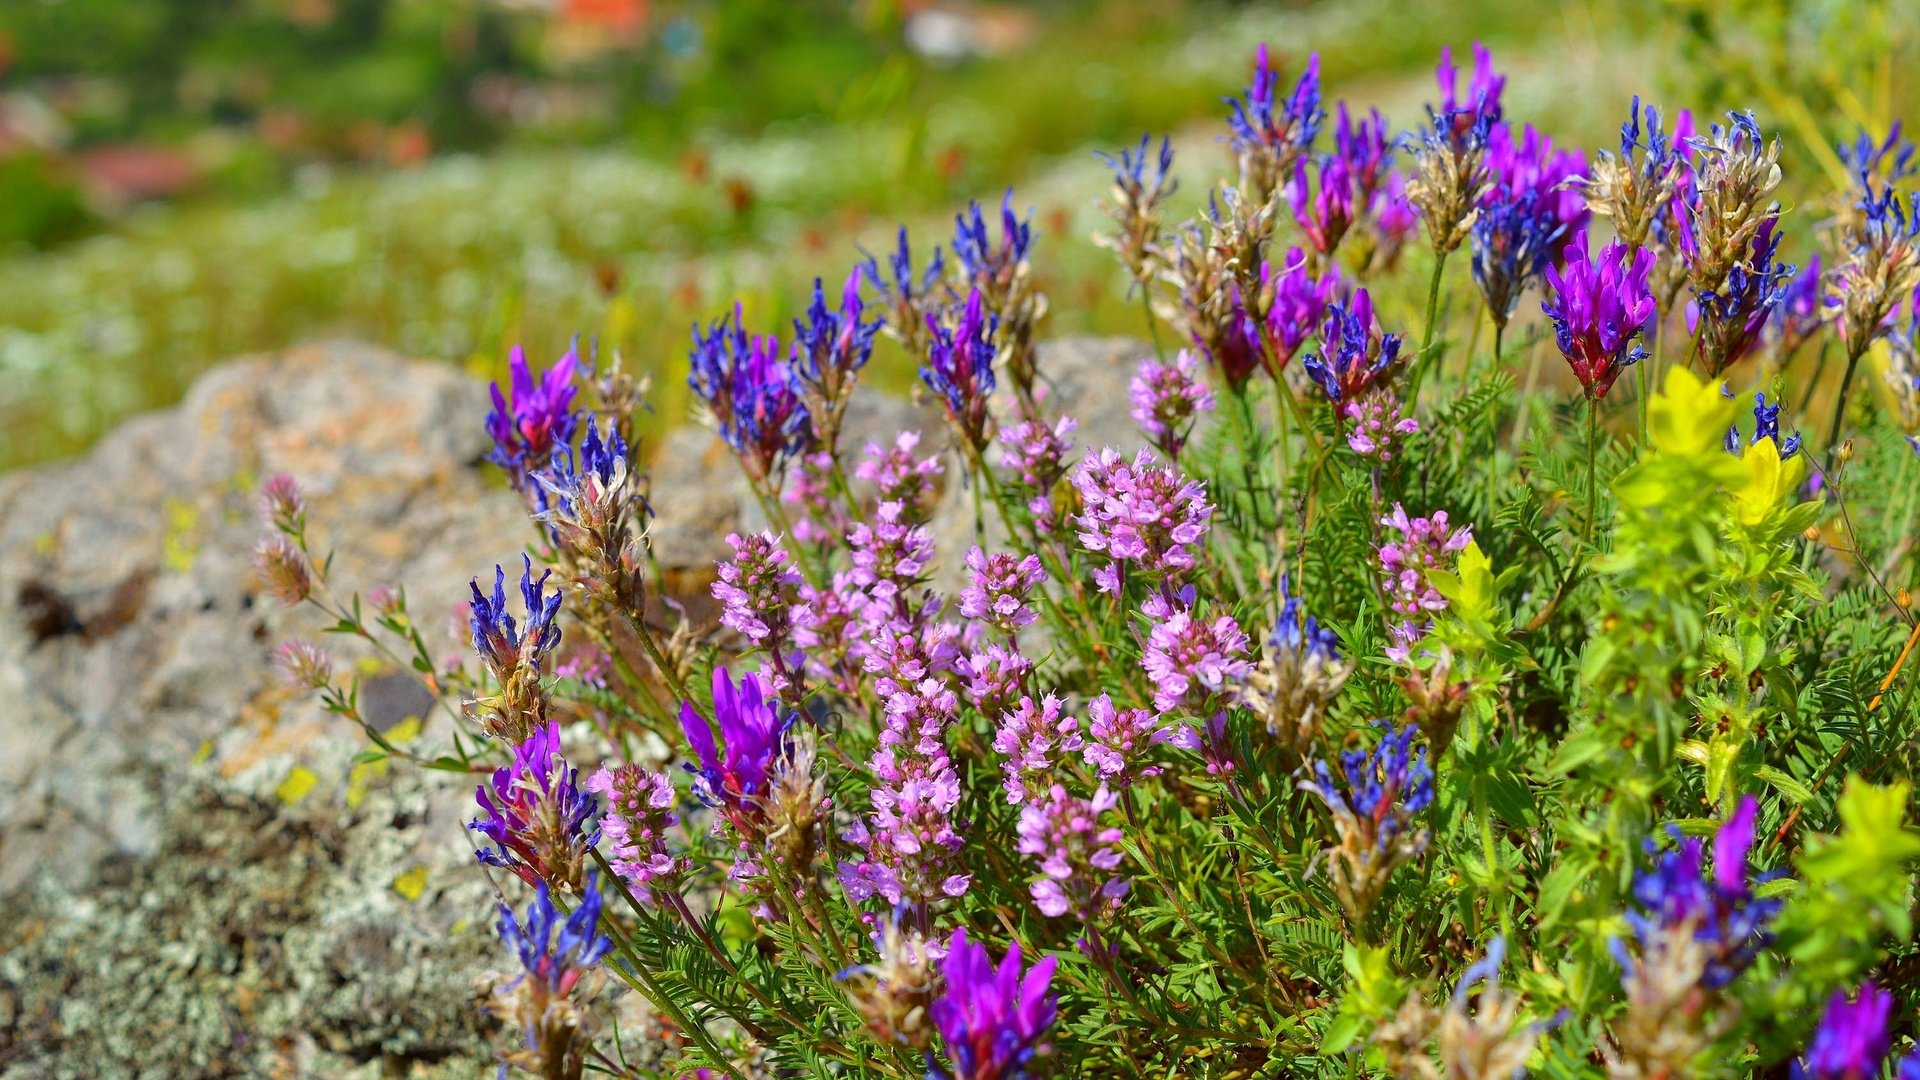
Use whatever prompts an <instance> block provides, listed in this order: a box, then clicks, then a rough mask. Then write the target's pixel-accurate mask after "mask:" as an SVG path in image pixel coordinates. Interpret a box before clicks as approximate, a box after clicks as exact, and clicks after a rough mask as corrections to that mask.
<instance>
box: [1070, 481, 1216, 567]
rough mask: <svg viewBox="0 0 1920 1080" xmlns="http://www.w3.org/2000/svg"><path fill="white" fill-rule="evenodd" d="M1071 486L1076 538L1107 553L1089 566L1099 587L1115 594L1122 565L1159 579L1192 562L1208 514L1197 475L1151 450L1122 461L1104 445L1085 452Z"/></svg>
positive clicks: (1210, 506)
mask: <svg viewBox="0 0 1920 1080" xmlns="http://www.w3.org/2000/svg"><path fill="white" fill-rule="evenodd" d="M1073 486H1074V488H1075V490H1077V491H1078V492H1079V493H1080V501H1081V504H1082V509H1081V512H1080V513H1079V515H1077V516H1076V517H1075V519H1074V523H1075V524H1076V525H1077V526H1078V527H1079V529H1080V543H1081V546H1083V547H1085V548H1086V549H1087V550H1088V551H1091V552H1095V553H1097V554H1102V555H1105V556H1106V557H1107V559H1108V560H1109V561H1108V563H1107V564H1106V565H1104V566H1101V567H1099V568H1098V569H1096V570H1094V572H1093V578H1094V583H1095V584H1096V585H1098V586H1099V588H1100V591H1101V592H1104V593H1108V594H1110V595H1114V596H1118V595H1120V593H1121V590H1122V586H1123V578H1124V575H1125V574H1126V573H1127V572H1128V571H1133V572H1136V573H1138V574H1140V575H1143V576H1144V577H1145V578H1146V580H1147V581H1149V582H1161V581H1165V580H1166V579H1168V578H1170V577H1175V576H1179V575H1182V574H1184V573H1186V572H1187V571H1188V570H1191V569H1192V568H1193V567H1194V565H1195V556H1196V554H1197V551H1198V549H1199V548H1200V547H1201V546H1202V545H1204V544H1205V542H1206V538H1207V530H1208V527H1209V522H1210V520H1211V518H1212V516H1213V504H1212V503H1210V502H1208V501H1207V493H1206V488H1205V487H1204V486H1202V485H1201V484H1200V483H1198V482H1196V481H1193V480H1189V479H1187V478H1186V477H1185V476H1183V475H1181V473H1180V471H1179V470H1178V469H1175V468H1173V467H1171V466H1166V465H1160V464H1159V463H1158V462H1156V461H1155V460H1154V457H1153V453H1152V452H1151V451H1148V450H1142V451H1140V452H1139V453H1138V454H1136V455H1134V457H1133V460H1132V461H1128V460H1127V459H1126V458H1123V457H1121V456H1120V455H1119V454H1118V453H1117V452H1115V451H1114V450H1113V449H1112V448H1111V447H1109V448H1107V449H1105V450H1101V451H1100V452H1099V453H1096V454H1088V455H1087V456H1086V458H1085V459H1084V460H1083V461H1082V462H1081V463H1080V467H1079V468H1078V469H1075V470H1074V473H1073Z"/></svg>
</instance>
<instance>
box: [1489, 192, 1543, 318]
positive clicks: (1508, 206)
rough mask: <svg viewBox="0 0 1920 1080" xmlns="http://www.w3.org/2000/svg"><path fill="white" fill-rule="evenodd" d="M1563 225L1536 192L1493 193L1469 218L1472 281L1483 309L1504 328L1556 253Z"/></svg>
mask: <svg viewBox="0 0 1920 1080" xmlns="http://www.w3.org/2000/svg"><path fill="white" fill-rule="evenodd" d="M1564 228H1565V226H1564V225H1562V224H1561V223H1560V221H1559V219H1558V218H1557V216H1556V215H1555V214H1554V213H1553V211H1552V209H1551V207H1550V206H1549V205H1546V204H1544V203H1543V201H1542V199H1541V196H1540V194H1539V193H1538V192H1533V191H1523V192H1520V193H1518V194H1511V195H1508V194H1497V195H1495V196H1494V197H1493V198H1491V199H1489V200H1488V201H1487V202H1485V203H1483V204H1482V205H1481V207H1480V212H1479V213H1478V214H1477V215H1475V217H1474V219H1473V231H1472V238H1473V280H1474V284H1476V285H1478V286H1480V295H1481V296H1483V297H1485V298H1486V301H1487V313H1488V314H1490V315H1491V316H1493V320H1494V322H1495V323H1496V324H1498V325H1500V326H1502V327H1504V326H1505V325H1506V324H1507V320H1508V319H1509V318H1511V317H1512V316H1513V309H1514V308H1515V307H1516V306H1518V305H1519V303H1520V294H1521V293H1523V292H1525V291H1526V289H1527V286H1529V285H1531V284H1532V283H1533V281H1534V279H1535V278H1537V277H1539V276H1540V273H1541V271H1543V270H1545V269H1546V268H1547V267H1548V266H1550V265H1552V263H1553V260H1554V257H1555V256H1556V255H1557V254H1558V253H1559V248H1560V237H1561V235H1562V232H1563V230H1564Z"/></svg>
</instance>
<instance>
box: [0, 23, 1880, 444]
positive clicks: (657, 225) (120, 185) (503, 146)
mask: <svg viewBox="0 0 1920 1080" xmlns="http://www.w3.org/2000/svg"><path fill="white" fill-rule="evenodd" d="M1914 8H1915V5H1914V4H1913V3H1908V2H1900V3H1888V4H1867V3H1854V2H1847V0H1825V2H1805V0H1730V2H1720V0H1629V2H1627V3H1624V4H1615V3H1604V2H1597V0H1596V2H1571V3H1561V4H1555V3H1547V4H1522V3H1518V2H1516V0H1438V2H1433V3H1426V4H1407V3H1404V2H1403V0H1350V2H1348V0H1317V2H1309V3H1290V4H1280V5H1264V4H1225V3H1215V4H1182V3H1176V2H1173V0H1054V2H1050V3H1036V4H1030V5H1013V4H987V3H978V4H973V3H957V2H946V0H941V2H934V0H919V2H915V0H837V2H836V0H725V2H694V0H687V2H678V3H676V2H666V0H19V2H16V3H10V4H4V5H0V467H7V466H15V465H20V464H23V463H27V462H32V461H38V460H45V459H50V458H56V457H60V456H63V455H68V454H72V453H74V452H76V451H78V450H80V449H82V448H84V447H85V446H86V445H87V444H88V443H89V442H90V441H91V440H92V439H94V438H96V437H97V436H98V435H99V434H100V433H101V432H102V431H103V430H104V429H105V428H106V427H108V426H110V425H112V424H113V423H114V422H116V421H117V420H119V419H121V418H123V417H124V416H126V415H128V414H130V413H132V412H136V411H139V410H142V409H148V408H153V407H156V406H161V405H165V404H168V403H169V402H171V401H173V400H174V399H176V398H177V397H178V396H179V395H180V394H181V392H182V391H183V389H184V388H185V386H186V385H187V383H188V382H190V381H191V380H192V378H193V377H194V376H195V375H196V374H197V373H199V372H200V371H201V370H204V368H205V367H206V366H208V365H209V364H211V363H214V362H217V361H219V360H221V359H224V358H227V357H230V356H233V355H236V354H241V353H246V352H250V351H256V350H263V349H271V348H275V347H278V346H282V345H286V344H289V343H292V342H295V341H299V340H303V339H311V338H315V337H321V336H335V335H347V336H354V337H360V338H366V339H369V340H372V341H375V342H379V343H381V344H385V345H389V346H392V347H394V348H397V349H400V350H402V351H405V352H408V353H412V354H417V355H423V356H434V357H444V358H448V359H450V360H453V361H456V362H461V363H465V364H467V365H469V366H471V367H472V368H473V369H474V370H475V371H476V372H479V373H482V374H492V373H495V372H496V371H497V370H498V369H499V368H500V366H501V365H502V363H503V359H504V355H505V352H506V349H507V347H508V346H509V345H511V344H514V343H524V344H525V345H526V346H527V347H528V349H529V350H530V351H531V352H533V353H534V354H535V355H536V356H547V355H551V354H553V353H554V352H556V351H558V350H560V349H562V348H564V347H565V345H566V343H567V341H568V339H569V338H570V337H572V336H574V335H576V334H578V335H581V336H582V337H583V338H593V339H595V340H597V342H598V344H599V348H600V349H601V350H602V352H606V351H608V350H610V349H613V348H616V347H617V348H618V349H620V350H621V351H622V352H623V353H624V354H625V355H626V356H628V357H629V358H630V361H631V362H633V363H637V364H639V365H641V366H644V367H647V368H648V369H650V370H652V371H654V372H656V373H657V374H658V375H659V377H660V378H659V381H658V387H659V393H658V401H659V406H660V415H661V416H663V417H668V418H674V417H678V416H680V415H682V414H683V411H684V397H683V394H682V392H681V390H680V381H681V378H682V377H683V376H684V372H685V362H686V361H685V348H684V345H685V342H686V340H687V333H688V326H689V324H690V323H691V322H692V321H694V320H695V319H703V320H704V319H706V318H709V317H711V316H712V315H713V314H714V313H716V312H717V311H718V310H719V309H720V308H722V307H723V306H724V305H726V304H727V303H729V302H730V301H731V299H732V298H734V297H736V296H737V297H740V298H742V300H743V302H744V303H745V304H746V305H748V306H749V308H751V309H753V310H752V315H753V316H754V318H755V319H756V321H758V322H759V323H760V325H779V324H780V320H782V318H783V316H784V315H786V314H790V313H793V312H794V311H796V310H797V309H798V308H799V307H801V306H803V305H804V303H805V300H806V295H807V290H808V289H809V288H810V285H811V282H812V279H813V278H814V276H815V275H824V276H827V277H828V278H829V280H830V281H832V282H836V283H837V281H838V280H839V279H840V278H841V277H843V276H844V275H845V273H846V272H847V269H848V267H849V266H850V265H851V263H852V262H853V261H854V259H856V258H857V257H858V254H859V248H860V247H865V248H867V249H869V250H879V249H881V248H882V247H884V246H885V245H888V244H890V243H891V240H892V233H893V230H894V229H895V228H896V227H897V225H899V224H902V223H905V224H909V225H913V226H915V235H916V237H918V238H920V239H921V242H922V243H930V242H931V241H932V238H934V237H935V236H938V235H941V234H943V233H946V232H948V231H950V230H949V229H947V228H946V223H947V222H948V220H949V218H950V215H951V214H952V212H953V211H955V210H956V209H958V208H959V207H961V206H963V205H964V204H965V202H966V201H967V200H968V199H975V198H977V199H980V200H982V201H997V199H998V198H999V196H1000V194H1001V192H1002V191H1003V190H1004V189H1006V188H1008V187H1013V188H1014V189H1015V192H1016V194H1015V201H1016V205H1018V206H1020V207H1021V208H1023V209H1024V208H1028V207H1031V208H1032V209H1033V211H1034V214H1035V223H1036V227H1037V228H1038V230H1039V231H1040V234H1041V242H1040V243H1039V245H1038V248H1037V254H1036V260H1035V261H1036V269H1037V270H1038V272H1039V273H1040V274H1041V276H1042V277H1043V279H1044V287H1045V289H1046V291H1047V292H1048V293H1049V294H1050V295H1052V296H1053V297H1054V298H1055V299H1054V304H1053V309H1052V313H1051V315H1050V316H1049V327H1048V331H1049V332H1051V333H1062V332H1073V331H1100V332H1127V333H1138V332H1140V330H1141V322H1140V315H1139V311H1138V308H1137V307H1136V306H1134V305H1133V304H1131V303H1129V302H1128V300H1127V298H1126V295H1125V291H1124V288H1123V284H1122V281H1121V275H1120V272H1119V270H1118V269H1117V268H1115V267H1114V266H1113V264H1112V260H1111V259H1110V258H1108V257H1107V256H1106V255H1105V254H1104V253H1102V252H1100V251H1098V250H1096V249H1095V248H1093V247H1092V245H1091V244H1089V243H1088V242H1087V240H1086V237H1087V235H1088V233H1089V232H1090V231H1091V230H1092V229H1093V228H1094V225H1095V221H1096V218H1097V215H1098V211H1097V210H1096V209H1095V207H1094V201H1095V199H1096V198H1097V197H1098V196H1099V194H1100V193H1101V191H1102V190H1103V189H1104V186H1105V184H1106V181H1107V174H1106V171H1105V169H1104V168H1103V167H1102V166H1101V165H1100V164H1099V162H1098V161H1096V160H1095V158H1094V157H1093V154H1092V151H1093V150H1096V149H1103V148H1105V149H1117V148H1118V147H1119V146H1121V145H1123V144H1126V143H1130V142H1132V141H1133V140H1135V139H1137V138H1138V136H1139V135H1140V134H1141V133H1142V132H1148V131H1151V132H1155V133H1160V132H1170V133H1172V134H1173V136H1174V139H1175V143H1176V146H1177V147H1178V149H1179V150H1180V151H1181V153H1182V155H1183V160H1184V161H1185V163H1186V164H1185V165H1184V166H1183V167H1182V168H1180V169H1178V170H1177V171H1179V172H1180V173H1183V174H1185V175H1187V176H1190V177H1192V178H1193V179H1192V180H1191V181H1190V183H1189V185H1188V187H1187V188H1186V189H1185V190H1183V191H1182V193H1181V200H1180V201H1181V206H1180V207H1177V208H1176V210H1177V211H1181V212H1184V211H1185V210H1187V209H1190V208H1191V207H1192V206H1194V205H1195V204H1196V203H1197V202H1198V201H1199V200H1203V199H1204V197H1205V192H1204V190H1203V188H1202V182H1201V180H1200V178H1201V177H1204V176H1208V175H1213V174H1225V173H1226V172H1227V171H1228V169H1227V159H1226V150H1225V148H1224V146H1222V145H1220V144H1219V143H1218V142H1217V135H1218V132H1219V131H1220V130H1221V128H1220V125H1219V123H1218V116H1219V114H1220V112H1221V108H1222V107H1221V105H1220V99H1221V98H1222V97H1223V96H1225V95H1227V94H1229V93H1233V92H1235V91H1236V90H1237V89H1238V88H1240V87H1241V86H1242V85H1243V84H1244V83H1245V81H1246V76H1247V69H1248V65H1249V63H1250V58H1251V56H1252V52H1253V46H1254V45H1255V44H1256V43H1258V42H1260V41H1262V40H1265V41H1269V42H1271V43H1272V44H1273V47H1274V49H1275V50H1276V56H1277V57H1278V59H1279V62H1280V65H1281V67H1282V70H1283V73H1291V72H1295V71H1297V70H1298V66H1299V65H1300V63H1302V62H1303V61H1304V59H1305V56H1306V54H1307V53H1308V52H1309V51H1318V52H1320V54H1321V56H1322V62H1323V65H1324V69H1325V73H1326V76H1327V81H1328V84H1329V90H1330V95H1331V96H1339V97H1345V98H1349V99H1352V100H1356V101H1364V102H1374V103H1378V104H1379V105H1380V106H1381V108H1382V109H1383V111H1385V112H1386V113H1387V115H1388V117H1389V119H1390V120H1395V121H1399V122H1400V123H1401V124H1402V125H1404V124H1406V123H1408V122H1410V121H1412V120H1413V119H1414V118H1415V116H1416V115H1417V113H1418V109H1419V104H1418V103H1419V102H1420V101H1421V100H1423V99H1424V98H1427V97H1429V96H1430V89H1429V88H1430V83H1431V64H1432V58H1433V57H1434V55H1435V54H1436V53H1437V51H1438V48H1439V47H1440V45H1442V44H1447V43H1452V44H1455V45H1464V44H1465V43H1467V42H1469V41H1471V40H1473V39H1476V38H1478V39H1483V40H1485V41H1486V42H1487V43H1488V44H1489V45H1490V46H1491V47H1492V48H1493V49H1494V51H1495V53H1496V55H1497V56H1498V57H1499V59H1500V61H1501V65H1502V67H1503V68H1504V69H1506V70H1508V71H1509V72H1511V73H1512V77H1513V81H1512V83H1511V84H1510V85H1509V88H1508V102H1509V108H1510V110H1511V111H1512V112H1513V113H1514V114H1515V115H1524V116H1527V117H1529V118H1532V119H1534V120H1536V121H1537V122H1539V123H1541V125H1542V126H1543V127H1545V128H1546V129H1547V130H1548V131H1550V132H1551V133H1552V134H1553V135H1554V137H1555V139H1556V141H1560V142H1563V143H1564V144H1569V145H1575V146H1582V147H1588V148H1591V147H1594V146H1602V145H1611V144H1612V143H1613V141H1614V140H1615V138H1616V136H1615V134H1614V132H1615V130H1616V128H1617V126H1618V124H1619V122H1620V119H1621V118H1622V117H1623V116H1624V115H1625V112H1626V107H1627V102H1628V100H1629V97H1630V95H1632V94H1633V93H1636V92H1638V93H1642V94H1649V95H1653V96H1654V97H1656V98H1657V99H1658V100H1660V101H1661V103H1662V104H1664V105H1668V106H1673V107H1678V106H1688V107H1691V108H1693V109H1694V110H1695V111H1696V113H1701V114H1705V115H1713V114H1715V113H1717V112H1719V111H1721V110H1723V109H1725V108H1728V107H1733V106H1736V105H1738V106H1741V107H1747V106H1751V107H1753V108H1755V109H1756V110H1758V111H1759V112H1760V113H1761V116H1762V119H1763V124H1764V126H1766V127H1768V128H1769V129H1778V130H1781V131H1783V133H1785V134H1786V135H1787V136H1788V151H1787V158H1786V164H1787V170H1788V178H1789V179H1788V189H1789V192H1790V198H1789V199H1788V201H1789V203H1791V202H1793V201H1795V200H1796V199H1797V200H1800V201H1803V202H1804V201H1808V200H1812V199H1814V198H1817V197H1818V195H1817V193H1818V192H1821V191H1824V190H1826V189H1828V188H1830V187H1832V186H1833V185H1834V183H1835V181H1836V179H1837V177H1836V176H1835V170H1837V169H1838V168H1839V164H1838V161H1837V159H1835V158H1834V157H1833V155H1832V154H1831V153H1830V152H1828V151H1827V150H1826V148H1827V147H1829V146H1830V145H1831V144H1832V143H1833V141H1834V140H1836V139H1838V138H1842V137H1847V136H1850V135H1851V134H1852V133H1853V132H1855V131H1856V130H1857V129H1859V128H1860V127H1862V126H1864V127H1867V128H1869V129H1871V130H1873V131H1875V132H1880V131H1883V130H1884V128H1885V125H1886V124H1887V123H1888V122H1889V120H1890V119H1891V118H1893V117H1896V116H1898V115H1899V114H1900V113H1901V111H1902V107H1903V106H1904V105H1907V104H1909V103H1910V99H1911V97H1912V91H1911V86H1910V85H1908V84H1907V82H1906V81H1903V79H1902V74H1903V72H1904V70H1905V69H1906V68H1907V67H1908V66H1910V62H1911V60H1912V59H1913V56H1912V41H1911V34H1910V32H1906V31H1902V30H1901V27H1903V26H1909V25H1912V24H1913V22H1914V18H1915V15H1916V12H1915V10H1914ZM1288 78H1291V75H1290V74H1289V75H1288ZM1787 254H1788V255H1789V257H1793V258H1795V259H1796V260H1798V259H1799V258H1800V257H1801V256H1802V255H1803V254H1804V253H1803V252H1798V251H1795V252H1789V253H1787ZM876 369H877V371H878V373H879V374H878V377H879V378H880V379H881V380H882V381H883V382H885V381H888V380H891V381H892V382H893V383H894V384H895V385H904V384H905V383H906V381H907V377H908V376H907V372H906V367H905V365H904V363H903V362H902V361H901V359H900V358H899V356H898V355H897V354H884V355H883V356H882V357H881V358H880V360H879V361H878V362H877V363H876Z"/></svg>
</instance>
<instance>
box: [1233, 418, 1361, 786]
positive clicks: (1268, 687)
mask: <svg viewBox="0 0 1920 1080" xmlns="http://www.w3.org/2000/svg"><path fill="white" fill-rule="evenodd" d="M1368 400H1372V399H1368ZM1287 583H1288V582H1287V575H1285V574H1281V575H1280V593H1279V595H1280V601H1281V603H1280V617H1279V619H1278V620H1276V621H1275V623H1274V627H1273V633H1272V634H1269V635H1268V636H1267V642H1266V646H1265V648H1263V649H1262V650H1261V654H1260V662H1259V664H1257V665H1256V666H1255V668H1254V670H1253V673H1252V674H1251V675H1249V676H1248V677H1247V685H1246V688H1245V689H1244V690H1242V691H1241V694H1240V703H1241V704H1242V705H1243V706H1245V707H1246V708H1248V709H1250V710H1252V711H1253V713H1254V714H1255V715H1257V716H1259V717H1260V718H1261V719H1262V720H1263V721H1265V722H1266V727H1267V733H1268V734H1270V735H1285V736H1286V737H1287V738H1288V740H1289V742H1290V744H1291V746H1292V748H1293V749H1294V750H1295V751H1296V752H1299V753H1304V752H1305V750H1306V747H1307V745H1308V744H1309V743H1310V742H1311V741H1312V739H1313V738H1314V737H1315V736H1316V735H1317V734H1318V733H1319V723H1320V717H1321V715H1322V714H1323V713H1324V712H1325V710H1326V707H1327V705H1328V704H1329V703H1331V702H1332V701H1333V698H1334V695H1336V694H1338V693H1339V692H1340V688H1341V687H1342V686H1344V685H1346V681H1347V676H1348V675H1349V674H1351V673H1352V670H1353V669H1352V665H1350V664H1348V663H1347V662H1346V660H1345V659H1344V658H1343V657H1342V656H1341V655H1340V638H1339V636H1338V635H1336V634H1335V633H1334V632H1333V630H1332V629H1331V628H1329V627H1324V626H1321V625H1320V623H1319V621H1318V620H1316V619H1315V618H1314V617H1313V616H1312V615H1309V614H1307V613H1306V608H1305V605H1304V604H1303V603H1302V602H1301V598H1300V597H1299V596H1295V595H1291V594H1289V593H1288V591H1287Z"/></svg>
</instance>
